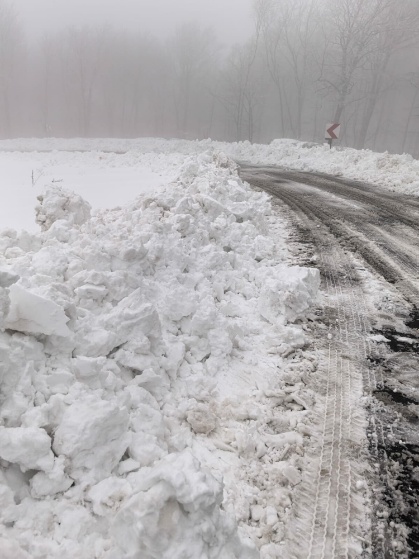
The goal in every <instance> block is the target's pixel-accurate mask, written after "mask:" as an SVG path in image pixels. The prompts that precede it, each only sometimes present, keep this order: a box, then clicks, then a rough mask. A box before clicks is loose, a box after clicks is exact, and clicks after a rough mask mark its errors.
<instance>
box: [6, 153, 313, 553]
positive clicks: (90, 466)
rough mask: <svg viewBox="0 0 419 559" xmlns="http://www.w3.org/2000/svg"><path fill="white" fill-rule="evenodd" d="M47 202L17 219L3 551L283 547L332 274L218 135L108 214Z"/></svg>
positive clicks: (10, 270) (63, 195)
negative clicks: (313, 341)
mask: <svg viewBox="0 0 419 559" xmlns="http://www.w3.org/2000/svg"><path fill="white" fill-rule="evenodd" d="M39 202H40V204H39V207H38V208H37V221H38V223H40V224H41V226H42V230H43V231H42V233H41V234H40V235H33V236H32V235H29V234H28V233H24V232H23V233H21V234H17V233H16V232H14V231H11V230H7V231H4V232H3V233H2V234H1V235H0V251H1V254H2V255H4V256H3V257H1V259H0V327H1V328H2V330H1V332H0V390H1V392H0V397H1V409H0V466H1V469H0V521H1V525H0V550H1V557H2V558H4V559H17V558H22V559H25V558H27V557H31V558H34V559H41V558H42V559H44V558H45V557H51V558H55V557H56V558H58V557H59V558H60V559H66V558H68V559H70V558H71V559H73V558H74V557H77V558H80V559H83V558H85V559H92V558H98V559H99V558H103V559H124V558H125V559H134V558H135V557H141V559H169V558H170V559H188V558H190V559H200V558H202V559H204V558H205V559H219V558H220V557H222V558H223V559H233V558H234V559H247V558H248V559H253V558H257V557H262V558H263V559H269V558H271V559H275V558H276V557H280V556H281V553H282V549H283V548H282V547H281V543H283V540H284V534H285V529H286V521H287V515H288V514H289V509H290V505H291V500H292V488H293V487H294V486H295V485H296V484H298V483H299V482H300V479H301V467H302V462H301V460H302V458H301V456H302V454H303V447H304V439H305V438H306V437H307V435H309V434H310V428H309V426H308V425H307V417H308V416H307V414H308V410H309V409H310V407H311V406H312V404H313V401H312V398H313V397H312V395H311V394H310V393H309V392H308V391H307V390H306V389H305V384H304V376H305V375H306V374H310V372H311V371H313V370H314V369H315V366H316V364H315V362H314V361H313V359H311V360H310V359H308V358H306V357H305V356H304V352H301V351H300V350H299V348H302V347H303V346H304V344H305V343H306V340H305V335H304V330H303V328H302V325H301V324H299V323H298V322H299V321H301V319H303V318H304V316H305V314H306V313H307V311H308V309H309V307H310V306H311V305H312V304H313V302H314V301H315V299H316V296H317V290H318V287H319V273H318V271H317V270H310V269H300V268H287V267H286V265H285V263H284V259H285V256H286V251H285V248H284V245H283V243H282V242H281V240H280V239H281V237H280V236H278V227H280V226H279V225H276V227H277V229H276V230H275V223H276V219H274V218H273V217H272V216H271V209H270V205H269V202H268V198H267V196H265V195H264V194H261V193H256V192H253V191H252V190H250V189H249V188H248V187H247V186H246V185H245V184H243V183H242V182H241V180H240V179H239V177H238V175H237V172H236V166H235V164H234V163H233V162H232V161H231V160H230V159H229V158H228V157H227V156H225V155H223V154H222V153H218V152H216V153H212V152H205V153H203V154H200V155H198V156H193V157H191V158H190V159H189V160H187V161H186V162H185V163H184V165H183V166H182V169H181V170H180V174H179V178H178V180H177V181H176V182H174V183H173V184H171V185H170V187H169V188H168V189H166V190H165V191H163V192H161V193H158V194H157V195H155V196H150V197H147V196H144V195H143V196H141V197H140V198H138V199H137V200H136V201H135V202H134V203H132V204H131V205H129V206H127V207H124V208H117V209H115V210H105V211H101V212H98V213H97V214H96V215H95V216H93V217H90V213H89V206H88V204H86V203H85V202H84V201H83V200H82V199H81V198H80V197H79V196H77V195H74V194H73V193H71V192H68V191H66V190H65V189H63V188H61V187H53V188H50V189H49V190H48V191H47V193H46V194H45V195H44V196H43V197H41V198H40V199H39ZM281 234H283V231H281ZM287 355H294V358H293V359H292V360H291V361H287V360H286V357H285V356H287ZM286 363H288V369H287V371H286V372H284V371H285V365H286Z"/></svg>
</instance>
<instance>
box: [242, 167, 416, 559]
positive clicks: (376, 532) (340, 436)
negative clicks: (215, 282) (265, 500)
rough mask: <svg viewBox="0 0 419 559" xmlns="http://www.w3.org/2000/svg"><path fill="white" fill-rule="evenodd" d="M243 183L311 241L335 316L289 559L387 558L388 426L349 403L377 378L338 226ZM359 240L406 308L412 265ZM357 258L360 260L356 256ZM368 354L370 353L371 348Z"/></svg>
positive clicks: (317, 210) (310, 207) (369, 230)
mask: <svg viewBox="0 0 419 559" xmlns="http://www.w3.org/2000/svg"><path fill="white" fill-rule="evenodd" d="M244 178H246V179H247V180H249V182H251V183H252V184H254V185H255V186H257V187H260V188H263V189H264V190H266V191H268V192H270V193H271V194H274V195H275V196H279V197H280V198H281V199H282V200H283V202H285V204H287V206H288V207H289V208H290V209H291V210H292V215H291V218H290V219H291V221H292V222H294V226H295V228H296V229H297V230H298V229H300V230H302V229H303V230H304V231H306V232H308V234H309V235H310V236H311V237H312V241H314V244H315V245H316V248H317V250H318V252H319V255H320V262H319V264H320V266H319V267H320V268H321V269H322V271H323V279H324V282H323V285H324V289H325V290H326V292H327V294H328V299H329V300H330V301H331V302H332V304H333V306H334V307H335V309H336V312H337V322H336V324H335V325H333V324H331V325H330V331H329V333H330V334H331V335H332V338H333V340H332V341H330V342H329V343H328V347H327V349H326V348H325V347H324V346H325V341H324V339H323V340H319V342H320V343H319V345H323V354H327V355H328V356H329V357H328V358H327V359H323V369H322V370H323V374H324V375H325V379H324V380H323V387H321V386H320V388H322V389H323V399H322V402H323V405H324V409H323V416H322V421H321V420H320V417H321V411H320V410H319V409H317V429H315V431H317V432H318V433H319V434H321V441H322V444H321V445H320V448H319V445H317V447H316V445H313V447H312V448H310V449H309V450H308V452H307V460H306V462H307V466H308V467H307V471H306V472H305V475H304V481H303V483H302V484H301V486H300V488H299V490H298V492H297V493H296V495H295V518H296V523H297V529H296V530H295V536H294V538H291V543H290V546H289V555H290V557H295V558H298V559H300V558H301V559H303V558H304V559H317V558H321V559H329V558H330V559H334V558H335V557H336V558H339V559H340V558H348V559H349V558H352V557H361V556H362V557H366V558H367V557H369V558H373V559H386V558H388V557H394V556H395V555H394V554H393V552H392V542H393V540H394V539H395V538H397V537H399V538H400V533H397V527H394V526H392V525H391V524H389V523H388V522H386V518H387V516H388V511H387V510H386V504H385V499H384V492H385V489H386V488H388V487H391V466H390V463H389V460H388V456H387V453H386V450H385V448H386V437H388V433H387V431H388V430H389V428H388V426H386V425H383V423H382V421H381V418H380V417H379V416H375V415H374V414H373V413H371V414H370V415H369V417H368V425H367V422H366V418H365V410H364V409H363V408H362V406H360V404H359V402H358V401H356V400H359V399H360V398H361V397H362V395H363V394H365V395H366V396H367V399H369V398H370V397H371V395H372V394H373V393H374V391H375V390H376V389H377V386H379V385H382V382H383V379H382V378H380V375H378V378H377V374H376V370H375V369H374V368H373V367H370V366H369V364H368V361H367V359H368V358H369V356H370V355H371V354H372V347H371V343H370V342H369V340H368V334H369V333H370V332H371V325H370V322H369V319H368V307H367V304H366V300H365V294H364V292H363V289H362V282H361V279H360V277H359V274H358V273H357V270H356V269H355V266H354V265H353V264H352V263H351V261H349V260H348V256H347V255H346V253H345V250H344V249H343V248H342V247H341V246H340V245H339V242H338V241H337V240H336V238H335V236H336V231H338V232H339V230H340V231H342V229H343V228H344V227H343V225H342V223H336V222H335V223H334V224H333V225H334V226H333V227H331V228H329V227H325V226H324V224H327V225H328V226H330V215H329V216H328V215H327V214H326V213H325V212H324V211H323V208H322V207H321V205H319V204H318V200H315V199H314V200H310V201H309V200H308V197H307V198H305V199H304V203H301V200H300V199H299V197H298V196H295V194H294V193H292V192H290V189H289V188H281V190H280V194H279V192H278V190H279V189H278V188H277V187H275V186H272V183H269V181H266V180H263V179H257V178H255V176H252V175H247V176H245V177H244ZM277 182H279V181H277ZM310 202H311V203H310ZM316 204H317V206H316ZM385 209H386V211H387V209H388V208H387V207H386V208H385ZM336 217H337V216H336ZM393 218H394V216H393ZM409 218H410V216H409ZM406 221H410V219H408V220H406ZM365 235H368V236H369V239H368V238H367V237H366V238H365V239H366V241H365V242H367V241H369V244H370V246H369V247H368V250H369V253H370V254H371V253H373V255H374V257H373V258H370V259H368V258H367V262H371V261H373V262H374V261H378V266H377V268H378V271H379V272H380V271H381V270H382V269H384V268H385V265H386V262H387V260H386V259H387V258H388V257H389V258H390V262H392V265H393V267H394V273H395V274H396V275H397V280H398V281H397V282H396V283H397V284H398V287H399V288H402V289H401V290H402V292H403V293H404V294H405V295H407V296H408V298H409V299H410V300H411V301H413V302H414V301H415V300H416V295H417V289H416V287H417V286H416V282H415V281H414V280H415V279H416V277H417V267H415V264H414V263H413V262H412V253H410V254H409V253H408V251H407V254H398V253H397V250H395V248H396V243H389V244H390V246H389V244H387V245H386V246H385V248H386V252H385V253H384V254H380V253H378V255H377V252H378V251H377V250H376V247H375V246H374V244H377V245H379V244H380V243H383V238H382V236H380V234H379V231H378V234H376V229H375V228H374V227H373V226H370V225H369V224H367V225H366V227H365ZM370 241H372V243H371V242H370ZM362 242H364V241H362ZM383 244H384V243H383ZM371 245H372V246H371ZM358 246H359V245H358ZM370 254H369V256H370ZM413 254H414V253H413ZM361 255H362V256H364V254H363V253H362V251H361ZM380 260H381V263H380ZM380 264H381V270H380ZM342 270H343V272H342ZM406 279H407V281H406ZM374 352H375V353H376V354H377V348H376V347H374ZM324 383H325V386H324ZM319 407H321V406H319ZM390 430H391V428H390ZM365 433H367V435H368V439H369V443H367V442H366V439H365ZM367 446H368V447H369V452H370V462H371V463H372V469H371V472H370V474H369V478H370V480H369V481H370V483H369V487H368V488H367V493H365V492H364V494H362V491H357V490H358V488H362V486H363V479H362V476H363V474H364V473H365V472H363V471H362V468H363V463H364V466H365V459H366V453H365V450H366V448H367ZM316 452H317V454H316ZM363 505H367V506H366V507H364V506H363ZM368 507H370V508H371V510H374V512H373V513H372V514H369V515H368V514H367V512H368ZM307 533H309V537H308V538H307Z"/></svg>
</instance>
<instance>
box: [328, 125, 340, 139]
mask: <svg viewBox="0 0 419 559" xmlns="http://www.w3.org/2000/svg"><path fill="white" fill-rule="evenodd" d="M339 133H340V124H337V123H331V124H328V125H327V126H326V134H325V138H326V140H337V139H338V138H339Z"/></svg>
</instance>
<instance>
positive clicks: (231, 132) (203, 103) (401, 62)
mask: <svg viewBox="0 0 419 559" xmlns="http://www.w3.org/2000/svg"><path fill="white" fill-rule="evenodd" d="M253 16H254V32H253V34H252V36H251V37H249V39H248V40H247V41H246V42H245V43H243V44H237V45H234V46H232V47H229V48H225V47H223V46H222V45H220V44H219V42H218V40H217V36H216V31H215V30H214V29H213V28H206V27H204V26H202V25H199V24H196V23H185V24H183V25H181V26H180V27H178V28H177V29H175V30H174V31H173V34H172V36H171V37H169V38H168V39H167V40H161V39H160V40H159V39H157V38H155V37H153V36H151V35H150V34H148V33H147V32H145V31H143V30H141V29H139V30H138V32H136V33H134V32H131V33H128V32H124V31H121V30H118V29H113V28H112V27H111V26H102V27H99V26H98V27H92V26H81V27H70V28H67V29H64V30H61V31H55V32H54V31H51V32H50V33H48V34H46V35H45V36H43V37H42V38H41V39H40V40H38V41H36V42H33V41H30V40H29V38H28V37H26V36H25V32H24V30H23V28H22V26H21V25H20V22H19V14H18V13H16V11H15V10H14V8H13V6H12V4H10V3H8V2H7V0H0V136H1V137H3V138H11V137H19V136H39V137H42V136H55V137H74V136H84V137H107V136H110V137H125V138H130V137H139V136H141V137H143V136H161V137H179V138H186V139H195V138H208V137H211V138H213V139H219V140H226V141H244V140H248V141H251V142H263V143H266V142H269V141H270V140H272V139H273V138H295V139H300V140H304V141H309V142H311V141H313V142H320V141H323V139H324V130H325V125H326V123H328V122H340V123H341V124H342V138H341V143H342V144H343V145H348V146H353V147H357V148H364V147H367V148H371V149H375V150H379V151H380V150H389V151H395V152H405V151H406V152H409V153H412V154H413V155H417V154H418V153H419V68H418V64H417V60H418V57H417V55H418V49H419V2H417V0H339V1H336V0H255V2H254V12H253ZM237 25H240V14H238V16H237Z"/></svg>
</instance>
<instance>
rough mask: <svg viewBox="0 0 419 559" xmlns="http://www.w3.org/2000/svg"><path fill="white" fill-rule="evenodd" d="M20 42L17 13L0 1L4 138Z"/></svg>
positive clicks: (9, 130) (0, 96)
mask: <svg viewBox="0 0 419 559" xmlns="http://www.w3.org/2000/svg"><path fill="white" fill-rule="evenodd" d="M22 42H23V34H22V31H21V28H20V25H19V21H18V16H17V12H16V11H15V9H14V7H13V5H12V4H10V3H9V2H7V1H6V0H0V99H1V116H2V129H3V130H2V132H3V134H4V135H5V136H6V137H10V135H11V133H12V117H11V94H12V93H11V92H12V89H13V80H14V78H15V69H16V65H17V60H18V57H19V52H20V49H21V46H22Z"/></svg>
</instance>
